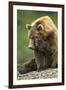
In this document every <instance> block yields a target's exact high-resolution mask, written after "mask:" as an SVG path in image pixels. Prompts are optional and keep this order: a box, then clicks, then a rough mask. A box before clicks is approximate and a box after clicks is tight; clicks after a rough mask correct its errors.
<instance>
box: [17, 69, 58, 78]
mask: <svg viewBox="0 0 66 90" xmlns="http://www.w3.org/2000/svg"><path fill="white" fill-rule="evenodd" d="M57 77H58V69H57V68H55V69H50V68H49V69H46V70H42V71H40V72H38V71H32V72H29V73H26V74H19V73H18V74H17V79H18V80H29V79H47V78H48V79H49V78H57Z"/></svg>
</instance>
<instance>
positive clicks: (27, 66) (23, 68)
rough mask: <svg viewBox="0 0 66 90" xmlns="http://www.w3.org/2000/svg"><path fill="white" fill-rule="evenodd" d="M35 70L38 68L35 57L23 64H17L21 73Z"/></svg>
mask: <svg viewBox="0 0 66 90" xmlns="http://www.w3.org/2000/svg"><path fill="white" fill-rule="evenodd" d="M34 70H37V65H36V62H35V59H32V60H30V61H28V62H26V63H24V64H23V65H18V66H17V71H18V72H19V73H21V74H24V73H28V72H30V71H34Z"/></svg>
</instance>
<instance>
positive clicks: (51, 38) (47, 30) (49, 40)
mask: <svg viewBox="0 0 66 90" xmlns="http://www.w3.org/2000/svg"><path fill="white" fill-rule="evenodd" d="M26 27H27V29H28V37H29V46H28V47H29V48H30V49H32V50H33V51H34V56H35V58H34V59H32V60H30V61H28V62H26V63H24V64H23V65H21V66H20V65H19V66H18V71H19V72H20V73H22V74H23V73H27V72H30V71H34V70H38V71H40V70H44V69H47V68H55V67H57V66H58V47H57V46H58V45H57V42H58V40H57V28H56V26H55V24H54V22H53V20H52V19H51V18H50V17H49V16H43V17H40V18H38V19H37V20H35V21H34V22H32V24H31V25H28V24H27V26H26Z"/></svg>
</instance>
